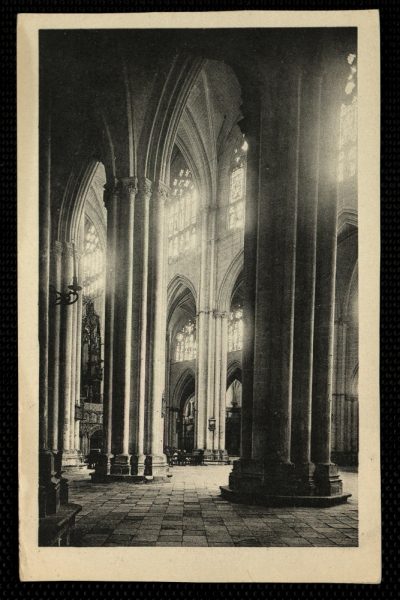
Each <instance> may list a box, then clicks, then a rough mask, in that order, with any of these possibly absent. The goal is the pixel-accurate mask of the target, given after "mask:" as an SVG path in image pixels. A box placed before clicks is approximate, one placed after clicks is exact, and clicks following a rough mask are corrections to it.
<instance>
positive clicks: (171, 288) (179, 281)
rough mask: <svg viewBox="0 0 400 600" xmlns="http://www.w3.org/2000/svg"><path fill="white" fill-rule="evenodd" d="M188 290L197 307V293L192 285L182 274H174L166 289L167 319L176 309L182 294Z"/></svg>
mask: <svg viewBox="0 0 400 600" xmlns="http://www.w3.org/2000/svg"><path fill="white" fill-rule="evenodd" d="M186 290H188V291H189V292H190V293H191V294H192V296H193V300H194V304H195V306H197V292H196V288H195V286H194V285H193V283H192V282H191V281H190V279H189V278H188V277H186V276H185V275H182V274H179V273H178V274H176V275H175V276H174V277H173V278H172V279H171V281H170V282H169V284H168V287H167V306H168V319H167V320H169V318H170V316H171V315H172V313H173V311H174V310H175V308H176V305H177V303H179V300H180V297H181V295H182V294H183V293H185V292H186Z"/></svg>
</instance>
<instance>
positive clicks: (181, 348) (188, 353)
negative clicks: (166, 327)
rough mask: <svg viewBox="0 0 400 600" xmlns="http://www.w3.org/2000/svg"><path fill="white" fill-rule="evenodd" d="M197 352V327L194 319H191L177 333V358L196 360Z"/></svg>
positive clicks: (177, 360) (179, 359) (180, 360)
mask: <svg viewBox="0 0 400 600" xmlns="http://www.w3.org/2000/svg"><path fill="white" fill-rule="evenodd" d="M196 353H197V348H196V327H195V324H194V323H193V321H192V320H189V321H188V322H187V323H186V325H184V327H182V329H181V330H180V331H179V332H178V333H177V334H176V346H175V360H176V362H182V361H184V360H194V359H195V358H196Z"/></svg>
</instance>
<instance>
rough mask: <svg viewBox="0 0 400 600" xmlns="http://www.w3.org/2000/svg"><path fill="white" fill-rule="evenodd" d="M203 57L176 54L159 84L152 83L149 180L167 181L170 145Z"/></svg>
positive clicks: (145, 167) (146, 170) (147, 171)
mask: <svg viewBox="0 0 400 600" xmlns="http://www.w3.org/2000/svg"><path fill="white" fill-rule="evenodd" d="M202 65H203V59H202V58H198V57H189V56H185V55H184V54H182V53H181V54H178V55H177V56H176V57H175V58H174V60H173V63H172V65H171V68H170V70H169V73H168V75H167V77H166V79H165V81H164V83H163V84H162V88H161V89H160V86H155V90H154V94H153V98H154V99H155V104H156V109H155V114H154V118H153V122H152V124H151V127H150V135H149V142H148V145H147V151H146V154H145V158H144V161H145V164H144V172H145V174H146V177H148V178H149V179H150V180H152V181H162V182H163V183H166V184H168V182H169V168H170V161H171V155H172V149H173V145H174V143H175V139H176V134H177V129H178V126H179V122H180V120H181V116H182V113H183V110H184V109H185V107H186V103H187V100H188V97H189V94H190V91H191V89H192V86H193V84H194V82H195V81H196V79H197V77H198V74H199V72H200V69H201V67H202Z"/></svg>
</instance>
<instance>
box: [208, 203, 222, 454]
mask: <svg viewBox="0 0 400 600" xmlns="http://www.w3.org/2000/svg"><path fill="white" fill-rule="evenodd" d="M216 218H217V211H216V206H215V204H212V205H211V206H210V207H209V209H208V219H207V224H206V227H207V246H206V255H205V256H206V273H207V279H206V281H207V284H208V285H207V291H208V296H207V307H208V311H207V317H206V318H207V330H208V337H207V356H206V360H207V393H206V397H207V414H206V448H207V450H206V453H205V458H207V455H208V456H209V457H210V458H211V459H212V460H213V461H219V460H220V459H221V456H220V452H219V449H218V420H219V418H218V416H219V403H218V396H219V391H218V393H217V394H216V393H215V389H216V378H217V374H216V372H215V367H216V362H215V360H216V358H215V357H216V352H217V348H216V343H219V342H218V340H217V333H216V328H215V326H216V321H215V314H214V310H212V308H213V307H214V306H215V288H216V254H215V231H216ZM210 418H213V419H215V420H216V423H215V429H214V430H212V429H211V430H210V428H209V419H210Z"/></svg>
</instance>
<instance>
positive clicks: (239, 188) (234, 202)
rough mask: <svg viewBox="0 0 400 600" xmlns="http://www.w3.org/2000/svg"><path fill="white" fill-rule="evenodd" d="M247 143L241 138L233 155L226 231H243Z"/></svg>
mask: <svg viewBox="0 0 400 600" xmlns="http://www.w3.org/2000/svg"><path fill="white" fill-rule="evenodd" d="M247 149H248V143H247V141H246V140H245V139H244V138H243V139H242V143H241V146H237V147H236V148H235V150H234V153H233V158H232V164H231V175H230V189H229V206H228V229H243V227H244V207H245V199H246V153H247Z"/></svg>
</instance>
